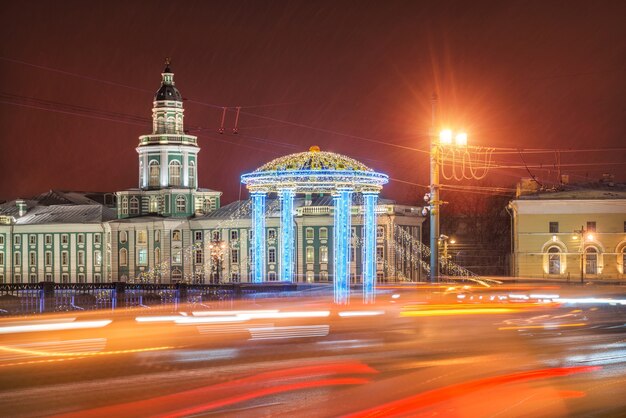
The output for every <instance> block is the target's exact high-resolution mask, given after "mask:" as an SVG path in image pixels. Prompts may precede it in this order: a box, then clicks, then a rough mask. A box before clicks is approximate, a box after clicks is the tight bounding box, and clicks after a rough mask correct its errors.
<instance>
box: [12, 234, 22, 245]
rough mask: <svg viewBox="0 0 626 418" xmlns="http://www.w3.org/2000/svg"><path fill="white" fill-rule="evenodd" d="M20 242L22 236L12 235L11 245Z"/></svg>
mask: <svg viewBox="0 0 626 418" xmlns="http://www.w3.org/2000/svg"><path fill="white" fill-rule="evenodd" d="M21 243H22V236H21V235H14V236H13V245H20V244H21Z"/></svg>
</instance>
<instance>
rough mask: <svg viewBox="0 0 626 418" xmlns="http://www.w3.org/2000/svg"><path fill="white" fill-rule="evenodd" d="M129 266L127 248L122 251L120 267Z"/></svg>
mask: <svg viewBox="0 0 626 418" xmlns="http://www.w3.org/2000/svg"><path fill="white" fill-rule="evenodd" d="M126 265H128V251H127V250H126V248H122V249H121V250H120V266H126Z"/></svg>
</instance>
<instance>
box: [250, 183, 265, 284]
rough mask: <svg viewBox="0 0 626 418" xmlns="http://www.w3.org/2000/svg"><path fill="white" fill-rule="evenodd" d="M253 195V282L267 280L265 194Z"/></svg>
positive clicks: (257, 193)
mask: <svg viewBox="0 0 626 418" xmlns="http://www.w3.org/2000/svg"><path fill="white" fill-rule="evenodd" d="M251 195H252V251H253V252H252V281H253V282H254V283H262V282H263V281H264V280H265V192H258V191H254V192H252V193H251Z"/></svg>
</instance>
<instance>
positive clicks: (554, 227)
mask: <svg viewBox="0 0 626 418" xmlns="http://www.w3.org/2000/svg"><path fill="white" fill-rule="evenodd" d="M550 233H551V234H558V233H559V223H558V222H550Z"/></svg>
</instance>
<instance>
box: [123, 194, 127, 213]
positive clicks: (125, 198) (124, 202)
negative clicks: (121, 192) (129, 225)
mask: <svg viewBox="0 0 626 418" xmlns="http://www.w3.org/2000/svg"><path fill="white" fill-rule="evenodd" d="M122 215H128V198H127V197H124V198H122Z"/></svg>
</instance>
